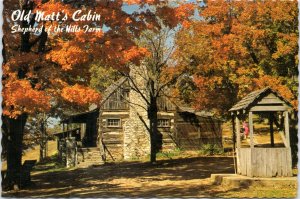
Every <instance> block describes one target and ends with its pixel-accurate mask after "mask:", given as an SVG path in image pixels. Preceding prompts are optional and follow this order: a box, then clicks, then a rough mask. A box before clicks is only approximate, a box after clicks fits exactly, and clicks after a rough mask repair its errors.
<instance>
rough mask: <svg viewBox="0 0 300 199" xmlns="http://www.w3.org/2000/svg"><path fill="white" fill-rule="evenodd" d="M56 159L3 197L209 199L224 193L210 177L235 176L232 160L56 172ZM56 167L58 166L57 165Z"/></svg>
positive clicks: (188, 160) (127, 164)
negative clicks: (180, 198)
mask: <svg viewBox="0 0 300 199" xmlns="http://www.w3.org/2000/svg"><path fill="white" fill-rule="evenodd" d="M54 160H55V159H52V160H51V161H49V162H47V163H44V164H43V163H41V164H38V165H37V166H36V168H35V171H36V173H34V174H33V176H32V180H33V184H32V185H31V186H30V187H28V188H27V189H25V190H21V191H19V192H10V193H3V196H5V197H10V196H11V197H71V196H72V197H124V196H127V197H193V196H194V197H209V196H212V197H213V196H217V195H218V194H220V193H222V192H223V191H222V190H220V189H218V188H217V187H218V186H215V185H212V184H211V183H209V180H208V179H207V178H209V177H210V175H211V174H212V173H234V169H233V159H232V158H231V157H197V158H185V159H175V160H161V161H158V162H157V164H155V165H151V164H149V163H141V162H122V163H108V164H105V165H102V166H97V167H90V168H80V169H79V168H78V169H73V170H68V169H65V170H55V169H58V168H57V167H55V161H54ZM56 166H57V165H56Z"/></svg>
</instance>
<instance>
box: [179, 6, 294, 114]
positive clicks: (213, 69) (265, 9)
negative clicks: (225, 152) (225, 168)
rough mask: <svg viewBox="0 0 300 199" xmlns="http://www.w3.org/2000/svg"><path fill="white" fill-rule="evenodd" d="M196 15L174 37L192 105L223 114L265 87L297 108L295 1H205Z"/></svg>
mask: <svg viewBox="0 0 300 199" xmlns="http://www.w3.org/2000/svg"><path fill="white" fill-rule="evenodd" d="M199 12H200V17H199V18H200V19H199V20H198V21H197V22H194V23H193V24H191V26H190V28H189V29H185V30H182V31H180V32H179V33H178V35H177V38H176V44H177V46H178V48H177V49H178V50H177V51H176V53H175V54H176V58H177V63H178V65H180V66H182V68H186V71H189V75H190V77H191V79H192V80H193V82H194V85H195V86H196V87H197V89H196V91H195V92H196V94H195V95H194V96H193V95H191V97H193V101H194V102H193V104H194V106H195V107H197V108H198V109H208V110H214V111H215V112H218V113H219V114H221V115H223V116H224V115H226V114H227V113H228V109H229V108H230V107H231V106H232V105H233V104H234V103H236V102H237V101H238V100H240V99H241V98H242V97H243V96H245V95H246V94H247V93H249V92H250V91H252V90H255V89H259V88H263V87H265V86H270V87H272V88H273V89H275V90H277V91H278V92H279V93H280V94H281V95H282V96H283V97H285V98H286V99H288V100H289V101H291V102H292V104H293V105H294V107H297V85H298V82H297V76H298V70H297V65H298V58H297V54H298V43H297V40H298V29H297V27H298V20H297V16H298V9H297V2H296V1H207V2H206V4H205V5H204V6H203V7H199Z"/></svg>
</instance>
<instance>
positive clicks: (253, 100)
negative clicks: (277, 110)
mask: <svg viewBox="0 0 300 199" xmlns="http://www.w3.org/2000/svg"><path fill="white" fill-rule="evenodd" d="M270 93H273V94H274V95H275V96H276V97H277V98H278V99H280V100H282V101H283V102H284V104H285V105H287V106H289V107H292V105H291V104H290V102H288V101H287V100H286V99H284V98H283V97H282V96H281V95H279V93H277V92H276V91H274V90H273V89H271V88H270V87H266V88H263V89H260V90H256V91H253V92H251V93H249V94H248V95H246V96H245V97H244V98H243V99H242V100H240V101H239V102H238V103H236V104H235V105H234V106H233V107H232V108H231V109H229V111H231V112H233V111H239V110H249V109H250V108H252V107H253V106H255V105H257V103H258V102H259V101H260V100H261V99H262V98H264V97H266V96H267V95H268V94H270Z"/></svg>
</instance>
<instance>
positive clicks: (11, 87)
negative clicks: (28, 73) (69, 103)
mask: <svg viewBox="0 0 300 199" xmlns="http://www.w3.org/2000/svg"><path fill="white" fill-rule="evenodd" d="M2 95H3V99H4V101H3V114H5V115H10V116H11V117H16V116H18V115H20V114H21V113H23V112H27V113H34V112H41V111H47V110H49V109H50V99H51V98H50V96H48V95H47V93H46V92H44V91H40V90H35V89H34V88H32V86H31V84H30V82H28V81H26V80H15V81H11V82H8V83H6V84H4V87H3V90H2Z"/></svg>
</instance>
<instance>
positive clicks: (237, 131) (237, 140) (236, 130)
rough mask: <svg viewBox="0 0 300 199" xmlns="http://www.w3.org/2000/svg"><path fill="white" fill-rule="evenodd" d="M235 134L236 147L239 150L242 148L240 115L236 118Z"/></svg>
mask: <svg viewBox="0 0 300 199" xmlns="http://www.w3.org/2000/svg"><path fill="white" fill-rule="evenodd" d="M235 134H236V145H237V148H238V149H239V148H241V138H240V137H241V131H240V120H239V117H238V115H236V116H235Z"/></svg>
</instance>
